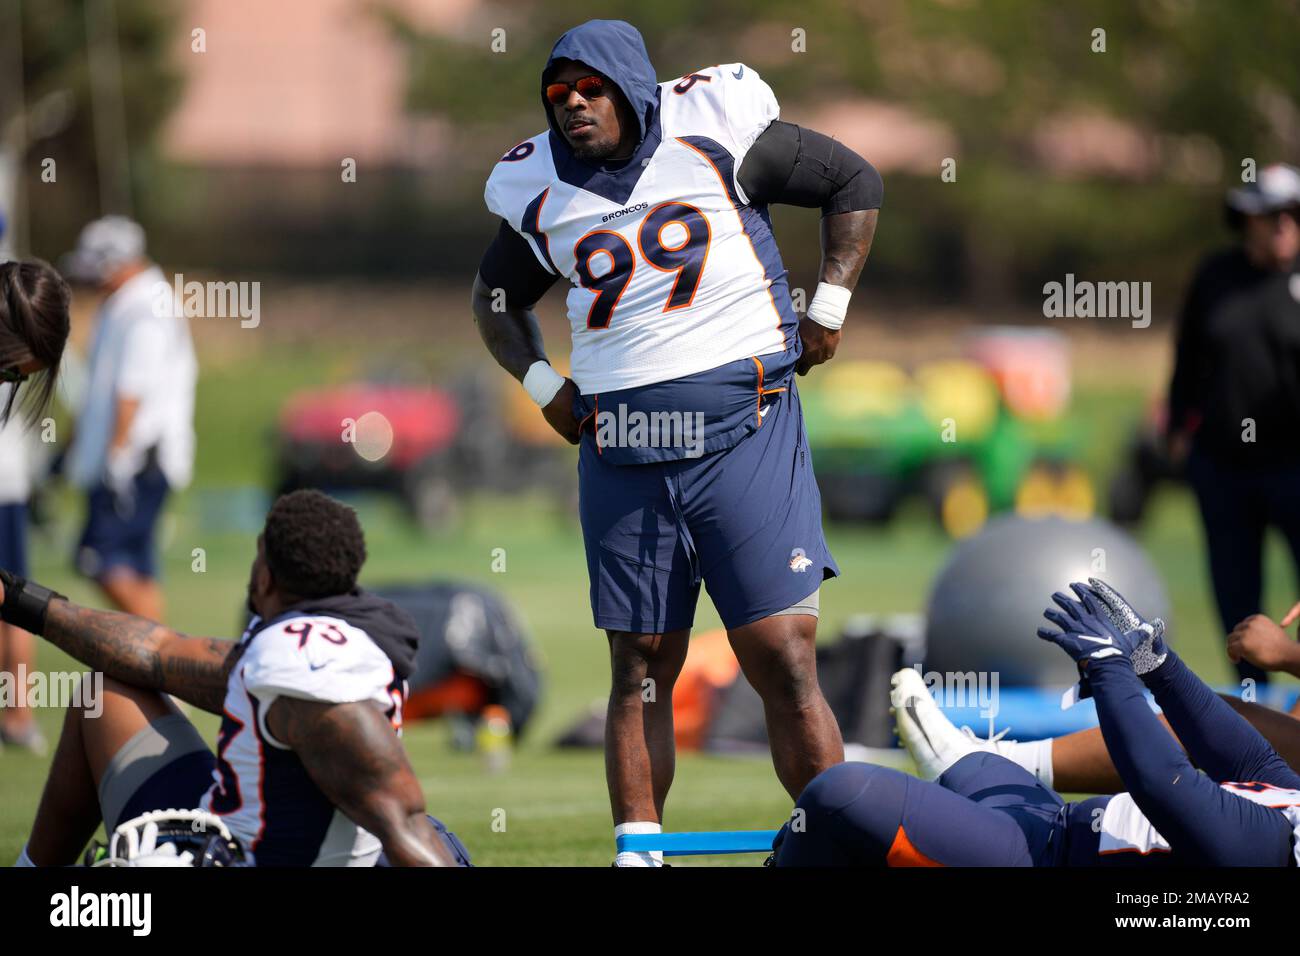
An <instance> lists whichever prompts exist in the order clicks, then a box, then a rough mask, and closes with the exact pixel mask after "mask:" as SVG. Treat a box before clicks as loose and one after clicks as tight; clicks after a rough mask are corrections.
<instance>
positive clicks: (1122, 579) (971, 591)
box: [925, 515, 1175, 687]
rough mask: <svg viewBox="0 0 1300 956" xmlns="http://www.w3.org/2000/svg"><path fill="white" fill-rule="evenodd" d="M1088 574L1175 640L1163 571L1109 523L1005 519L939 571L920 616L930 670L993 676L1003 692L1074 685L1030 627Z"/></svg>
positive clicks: (1054, 651) (1058, 657) (1070, 669)
mask: <svg viewBox="0 0 1300 956" xmlns="http://www.w3.org/2000/svg"><path fill="white" fill-rule="evenodd" d="M1103 567H1104V570H1102V568H1103ZM1089 577H1098V578H1101V579H1103V580H1104V581H1106V582H1107V583H1108V584H1110V585H1111V586H1112V587H1114V588H1115V589H1116V590H1117V591H1119V592H1120V594H1122V595H1124V597H1126V598H1127V599H1128V600H1129V602H1130V603H1131V604H1132V605H1133V606H1134V607H1135V608H1136V609H1137V611H1138V613H1139V614H1141V615H1142V616H1143V617H1145V618H1146V619H1148V620H1150V619H1151V618H1153V617H1162V618H1164V620H1165V623H1166V624H1167V625H1170V630H1171V636H1175V635H1173V634H1172V624H1173V622H1172V621H1171V620H1170V619H1169V596H1168V594H1167V592H1166V591H1165V586H1164V583H1163V582H1162V581H1161V580H1160V575H1159V573H1157V571H1156V569H1155V568H1154V567H1153V566H1152V564H1151V561H1150V560H1149V559H1148V558H1147V556H1146V554H1145V553H1144V552H1143V551H1142V548H1141V547H1140V546H1139V545H1138V543H1137V542H1136V541H1134V540H1133V539H1132V538H1131V537H1129V536H1128V535H1127V534H1125V533H1124V532H1123V531H1121V530H1120V529H1119V528H1117V527H1116V526H1115V525H1113V524H1111V523H1110V522H1108V521H1103V520H1101V519H1100V518H1093V519H1090V520H1088V521H1068V520H1066V519H1064V518H1056V517H1052V518H1023V517H1020V516H1019V515H1004V516H1001V517H999V518H996V519H995V520H993V521H991V522H989V524H988V525H987V526H985V527H984V528H983V529H982V530H981V531H980V532H979V533H978V534H976V535H974V536H973V537H971V538H968V539H966V540H965V541H963V542H961V543H960V544H958V545H957V546H956V547H955V548H954V549H953V553H952V556H951V557H950V558H949V559H948V563H947V564H946V565H945V566H944V568H943V570H942V571H940V572H939V576H938V578H937V579H936V580H935V582H934V587H933V589H932V590H931V592H930V601H929V607H928V609H927V612H926V648H925V668H926V670H927V671H939V672H949V671H953V672H966V671H983V672H989V673H992V672H997V674H998V681H999V683H1000V684H1001V685H1002V686H1006V687H1017V686H1067V685H1069V684H1072V683H1074V681H1075V680H1076V679H1077V677H1078V674H1077V671H1076V670H1075V666H1074V662H1073V661H1071V660H1070V658H1069V657H1068V656H1066V654H1065V652H1064V651H1062V650H1061V649H1060V648H1059V647H1057V646H1056V645H1054V644H1050V643H1048V642H1047V641H1043V640H1040V639H1039V637H1038V635H1037V633H1036V631H1037V629H1038V627H1039V625H1041V624H1046V623H1047V622H1046V621H1044V620H1043V609H1044V608H1046V607H1048V606H1049V605H1051V603H1052V601H1051V597H1052V592H1053V591H1066V592H1067V593H1069V592H1068V586H1069V584H1070V582H1071V581H1086V580H1087V579H1088V578H1089Z"/></svg>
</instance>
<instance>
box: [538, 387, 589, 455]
mask: <svg viewBox="0 0 1300 956" xmlns="http://www.w3.org/2000/svg"><path fill="white" fill-rule="evenodd" d="M577 397H578V386H577V385H576V384H574V381H573V379H571V378H566V379H565V380H564V384H563V385H561V386H560V390H559V391H558V392H556V393H555V397H554V398H553V399H551V401H550V403H549V404H548V405H547V406H546V407H545V408H543V409H542V415H543V417H545V419H546V421H547V422H548V423H549V424H550V426H551V427H552V428H554V429H555V431H556V433H557V434H559V436H560V437H561V438H563V439H564V440H565V441H567V442H568V443H569V444H570V445H576V444H578V441H579V440H580V439H581V438H582V432H581V431H580V430H579V428H578V425H579V422H578V420H577V419H576V418H574V417H573V400H574V399H576V398H577Z"/></svg>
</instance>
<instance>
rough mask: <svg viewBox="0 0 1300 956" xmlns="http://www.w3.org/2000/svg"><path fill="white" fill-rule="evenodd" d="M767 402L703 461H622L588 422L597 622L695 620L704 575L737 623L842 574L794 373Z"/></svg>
mask: <svg viewBox="0 0 1300 956" xmlns="http://www.w3.org/2000/svg"><path fill="white" fill-rule="evenodd" d="M783 384H784V383H783ZM751 401H753V406H752V407H753V409H754V414H755V415H757V414H758V408H759V402H758V400H757V396H756V397H755V398H754V399H751ZM762 404H763V406H765V408H766V410H765V411H764V413H763V415H762V419H761V420H762V424H761V425H760V426H759V427H758V428H756V429H755V430H754V431H753V432H752V433H750V434H748V435H747V436H745V437H744V438H742V439H741V440H740V441H739V442H737V443H736V444H734V445H732V446H731V447H728V448H724V449H722V450H720V451H713V452H708V453H705V454H703V455H702V456H700V457H696V458H679V459H676V460H669V461H656V462H649V463H645V464H623V465H616V464H613V463H612V462H611V461H610V460H609V456H607V455H606V454H604V453H602V452H601V451H600V450H599V449H598V448H597V440H596V435H595V434H593V432H592V431H591V430H590V429H587V430H584V432H583V436H582V445H581V449H580V453H579V462H578V476H579V488H580V499H581V504H580V511H581V517H582V533H583V539H584V542H585V544H586V550H587V570H588V573H589V575H590V581H591V606H592V611H593V614H594V616H595V622H596V626H597V627H599V628H603V629H606V630H617V631H631V632H634V633H661V632H663V631H674V630H679V629H683V628H688V627H690V626H691V625H692V623H693V622H694V617H695V605H696V602H697V600H698V599H699V592H700V583H701V581H703V583H704V585H705V587H707V588H708V591H709V597H710V598H712V600H713V603H714V605H715V606H716V607H717V609H718V613H719V615H720V616H721V617H722V623H723V624H724V625H725V626H726V627H728V628H735V627H740V626H741V625H744V624H748V623H750V622H752V621H756V620H759V619H761V618H764V617H768V616H769V615H772V614H775V613H777V612H779V611H782V610H785V609H786V608H788V607H790V606H791V605H793V604H798V603H799V602H800V601H802V600H804V599H805V598H807V597H808V596H809V595H811V594H813V593H814V592H816V591H817V589H818V588H819V587H820V586H821V583H822V581H823V580H824V579H825V578H829V577H834V576H836V575H837V574H839V568H838V567H837V566H836V564H835V560H834V558H832V557H831V554H830V551H829V549H828V548H827V546H826V540H825V538H824V537H823V535H822V524H821V495H820V494H819V492H818V490H817V483H816V479H815V478H814V477H813V468H812V455H811V454H810V453H809V451H808V442H807V438H806V436H805V434H804V427H803V415H802V412H801V410H800V405H799V394H798V391H797V390H796V389H795V388H794V387H793V379H792V378H791V379H790V380H789V387H788V388H786V389H785V390H783V391H780V392H776V393H771V394H767V395H765V396H763V399H762Z"/></svg>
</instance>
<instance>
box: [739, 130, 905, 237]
mask: <svg viewBox="0 0 1300 956" xmlns="http://www.w3.org/2000/svg"><path fill="white" fill-rule="evenodd" d="M739 179H740V184H741V187H742V188H743V189H744V190H745V194H746V195H747V196H748V197H749V199H750V201H751V202H755V203H786V204H788V205H792V206H806V207H814V206H817V207H820V208H821V211H822V215H823V216H832V215H835V214H837V213H843V212H856V211H860V210H866V209H879V208H880V205H881V203H882V202H883V200H884V194H885V186H884V183H883V182H882V181H881V179H880V173H879V172H877V171H876V168H875V167H874V166H872V165H871V164H870V163H869V162H867V161H866V160H865V159H863V158H862V157H861V156H859V155H858V154H857V153H855V152H853V150H851V149H849V148H848V147H846V146H845V145H844V144H843V143H838V142H836V141H835V140H834V139H832V138H831V137H829V136H827V135H825V134H824V133H819V132H817V131H816V130H811V129H805V128H804V127H801V126H796V125H794V124H793V123H782V122H781V121H779V120H778V121H776V122H774V123H772V124H771V125H770V126H769V127H768V128H767V129H766V130H764V131H763V135H761V136H760V137H759V138H758V139H757V140H756V141H755V142H754V145H753V146H752V147H751V148H750V151H749V153H748V154H747V155H746V156H745V161H744V163H743V164H742V165H741V168H740V176H739Z"/></svg>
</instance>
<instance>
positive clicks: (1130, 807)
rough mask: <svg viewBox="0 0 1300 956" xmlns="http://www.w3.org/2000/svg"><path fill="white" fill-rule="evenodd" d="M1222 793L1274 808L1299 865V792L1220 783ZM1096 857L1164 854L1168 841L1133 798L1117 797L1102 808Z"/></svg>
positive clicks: (1262, 785)
mask: <svg viewBox="0 0 1300 956" xmlns="http://www.w3.org/2000/svg"><path fill="white" fill-rule="evenodd" d="M1219 786H1221V787H1222V788H1223V789H1224V790H1227V791H1228V792H1229V793H1231V794H1234V795H1235V796H1238V797H1241V798H1242V799H1243V800H1249V801H1250V802H1251V803H1258V804H1260V805H1261V806H1265V807H1274V808H1275V809H1277V810H1280V811H1281V812H1282V815H1283V816H1284V817H1286V818H1287V820H1288V821H1289V822H1290V824H1291V829H1292V832H1293V833H1295V834H1296V839H1295V840H1294V841H1293V843H1292V852H1293V853H1294V854H1295V857H1296V862H1297V863H1300V790H1287V789H1285V788H1283V787H1275V786H1273V785H1272V784H1267V783H1222V784H1219ZM1097 852H1098V853H1101V854H1107V853H1140V854H1142V855H1143V856H1145V855H1146V854H1148V853H1168V852H1169V841H1168V840H1166V839H1165V838H1164V837H1162V836H1161V835H1160V832H1159V831H1158V830H1156V828H1155V827H1154V826H1152V825H1151V821H1150V820H1148V819H1147V818H1146V816H1145V815H1144V814H1143V813H1142V811H1141V810H1140V809H1138V805H1137V803H1135V802H1134V800H1133V797H1132V796H1130V795H1129V794H1127V793H1117V794H1116V795H1115V796H1114V797H1112V798H1111V799H1110V802H1108V803H1107V804H1106V809H1105V811H1104V812H1103V813H1102V817H1101V844H1100V846H1099V847H1098V850H1097Z"/></svg>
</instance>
